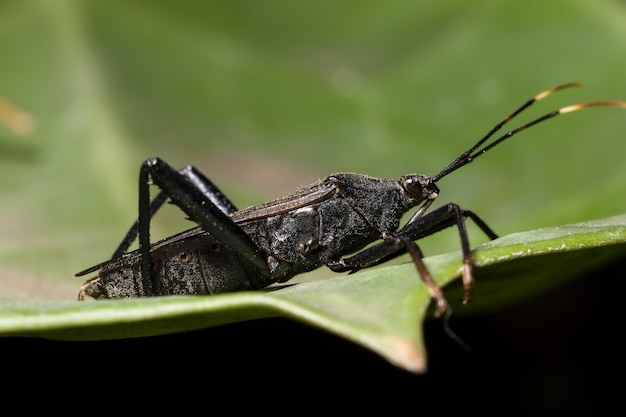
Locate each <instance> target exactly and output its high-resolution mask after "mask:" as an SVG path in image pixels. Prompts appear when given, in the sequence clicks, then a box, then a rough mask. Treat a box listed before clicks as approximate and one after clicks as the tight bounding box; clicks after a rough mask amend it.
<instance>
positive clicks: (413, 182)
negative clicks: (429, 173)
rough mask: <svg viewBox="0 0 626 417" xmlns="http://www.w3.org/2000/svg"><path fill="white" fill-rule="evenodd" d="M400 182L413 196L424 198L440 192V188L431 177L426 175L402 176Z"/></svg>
mask: <svg viewBox="0 0 626 417" xmlns="http://www.w3.org/2000/svg"><path fill="white" fill-rule="evenodd" d="M400 184H401V185H402V187H403V188H404V190H405V191H406V192H407V194H408V195H409V196H411V197H413V198H416V199H419V200H422V199H424V198H428V197H429V196H431V195H432V194H433V192H434V193H435V196H436V194H437V193H438V191H439V190H438V189H437V187H436V186H435V184H434V183H433V182H432V180H431V179H430V178H429V177H426V176H424V175H405V176H402V177H400Z"/></svg>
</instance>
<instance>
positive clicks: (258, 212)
mask: <svg viewBox="0 0 626 417" xmlns="http://www.w3.org/2000/svg"><path fill="white" fill-rule="evenodd" d="M414 177H415V178H425V177H422V176H407V177H403V178H402V179H401V180H400V181H395V180H388V179H377V178H372V177H368V176H364V175H358V174H350V173H340V174H334V175H331V176H329V177H327V178H326V179H325V180H323V181H321V182H317V183H315V184H312V185H310V186H308V187H304V188H302V189H301V190H299V191H297V192H296V193H293V194H291V195H288V196H286V197H283V198H280V199H277V200H273V201H270V202H267V203H264V204H262V205H259V206H253V207H250V208H247V209H244V210H240V211H236V212H234V213H232V214H231V215H230V217H231V219H232V220H233V221H234V222H235V223H236V224H238V225H239V227H241V228H242V230H243V231H244V232H245V233H246V234H247V235H248V236H250V238H251V239H252V241H253V242H254V243H255V244H256V246H257V248H258V250H259V252H260V253H261V254H262V255H263V256H264V258H265V260H266V262H267V265H268V267H269V271H270V276H269V277H263V276H262V275H261V274H259V273H258V271H257V270H256V269H255V268H254V267H253V266H252V265H251V264H250V262H248V261H247V260H246V259H245V258H244V257H242V256H241V255H240V254H239V253H238V252H237V251H236V250H234V249H232V248H230V247H228V246H226V245H224V244H223V243H221V242H220V241H218V240H217V239H216V238H215V237H213V236H212V235H211V234H210V233H208V232H206V231H204V230H202V229H201V228H194V229H191V230H188V231H186V232H183V233H181V234H179V235H176V236H173V237H170V238H168V239H165V240H163V241H160V242H157V243H155V244H153V245H152V246H151V249H150V257H151V261H152V262H151V273H152V281H153V284H152V291H151V293H150V294H146V293H145V291H144V289H143V285H142V274H141V265H140V259H141V255H140V253H139V251H134V252H129V253H127V254H125V255H123V256H122V257H121V258H118V259H115V260H112V261H109V262H106V263H104V264H102V265H101V266H100V267H101V269H100V271H99V274H98V276H97V277H95V278H93V279H91V280H89V281H87V282H86V283H85V284H84V285H83V287H82V288H81V293H80V295H79V298H84V296H85V295H87V296H90V297H93V298H129V297H140V296H148V295H184V294H215V293H222V292H232V291H241V290H254V289H260V288H264V287H266V286H268V285H270V284H272V283H274V282H284V281H287V280H289V279H291V278H293V277H294V276H296V275H298V274H301V273H304V272H308V271H312V270H314V269H317V268H319V267H321V266H323V265H328V264H329V263H336V262H337V261H339V260H340V259H341V258H342V257H343V256H346V255H350V254H352V253H354V252H356V251H359V250H360V249H362V248H364V247H365V246H367V245H368V244H370V243H372V242H374V241H376V240H379V239H381V238H383V237H385V236H386V235H390V234H393V233H394V232H395V231H396V230H397V229H398V226H399V222H400V219H401V217H402V215H403V214H404V213H405V212H406V211H407V210H409V209H410V208H411V207H413V206H415V205H417V204H418V203H419V202H421V201H422V200H423V199H424V198H423V197H421V198H414V197H411V196H409V195H408V194H407V192H406V190H405V188H404V187H403V184H404V183H405V182H406V178H414ZM311 195H318V196H319V197H317V198H315V200H314V201H315V202H314V203H312V204H309V203H308V200H307V199H306V198H307V196H311ZM372 196H375V199H373V198H372ZM299 199H300V200H302V201H303V202H302V203H301V204H299V205H301V207H296V208H294V209H292V210H290V211H285V212H282V211H280V210H278V209H276V207H283V206H286V207H291V206H289V205H288V204H287V203H288V202H293V201H299ZM276 213H277V214H276Z"/></svg>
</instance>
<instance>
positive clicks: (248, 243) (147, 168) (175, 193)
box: [138, 158, 269, 291]
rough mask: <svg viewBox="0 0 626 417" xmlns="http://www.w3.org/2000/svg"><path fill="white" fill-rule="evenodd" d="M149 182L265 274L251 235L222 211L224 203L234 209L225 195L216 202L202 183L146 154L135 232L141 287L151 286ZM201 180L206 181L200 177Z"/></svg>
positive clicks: (262, 258)
mask: <svg viewBox="0 0 626 417" xmlns="http://www.w3.org/2000/svg"><path fill="white" fill-rule="evenodd" d="M150 179H151V180H152V182H150ZM151 183H154V184H155V185H157V186H158V187H159V188H161V190H162V192H163V193H165V194H166V195H167V196H168V197H169V198H170V199H171V200H172V202H173V203H174V204H176V205H177V206H178V207H180V208H181V210H183V212H185V214H187V216H189V218H190V219H191V220H193V221H194V222H195V223H197V224H198V225H199V226H200V227H202V228H203V229H204V230H205V231H207V232H209V233H210V234H211V235H213V236H214V237H215V238H216V239H218V240H219V241H221V242H222V243H224V244H225V245H227V246H229V247H230V248H232V249H233V250H235V251H236V252H238V253H239V254H241V255H242V256H243V257H245V258H246V259H247V260H248V261H250V262H251V263H252V264H253V265H254V266H255V267H256V268H257V269H258V271H259V273H260V274H261V275H263V276H269V269H268V267H267V264H266V261H265V259H264V256H263V255H262V254H261V253H260V252H259V250H258V248H257V246H256V245H255V243H254V242H253V241H252V239H250V237H249V236H248V235H247V234H246V233H245V232H244V231H243V230H242V229H241V228H240V227H239V226H238V225H237V224H236V223H235V222H234V221H233V220H231V218H230V217H229V216H228V214H227V213H226V212H225V211H229V210H230V208H228V207H231V208H233V209H234V206H232V204H230V202H228V200H227V199H226V198H225V197H223V199H221V201H222V203H223V202H224V201H226V202H228V204H222V205H220V204H216V203H215V202H214V201H213V200H214V198H212V196H211V193H209V194H208V195H207V193H205V192H204V191H203V189H202V187H199V186H198V183H195V182H194V181H190V180H189V177H188V176H186V175H183V174H181V173H180V172H178V171H176V170H174V169H173V168H172V167H170V166H169V165H168V164H167V163H165V162H163V161H162V160H161V159H159V158H150V159H147V160H146V161H145V162H144V163H143V164H142V165H141V169H140V172H139V220H138V223H139V225H138V235H139V248H140V251H141V256H142V260H141V272H142V277H143V280H144V291H146V289H148V290H150V289H151V287H152V285H151V279H150V217H151V215H152V214H153V213H151V203H150V184H151ZM201 183H204V184H206V182H204V181H201ZM209 188H210V187H209ZM220 195H221V193H220ZM218 200H219V198H218ZM161 204H162V203H161Z"/></svg>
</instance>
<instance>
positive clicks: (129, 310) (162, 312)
mask: <svg viewBox="0 0 626 417" xmlns="http://www.w3.org/2000/svg"><path fill="white" fill-rule="evenodd" d="M625 245H626V215H623V216H619V217H614V218H609V219H604V220H601V221H596V222H587V223H581V224H574V225H568V226H561V227H553V228H546V229H539V230H535V231H532V232H526V233H517V234H514V235H509V236H506V237H502V238H500V239H497V240H495V241H493V242H490V243H488V244H485V245H482V246H480V247H478V248H477V249H476V251H475V255H476V260H477V264H478V268H477V270H476V279H477V282H478V284H477V285H476V288H475V291H474V298H475V301H474V302H473V303H471V304H470V305H469V306H459V305H456V303H452V305H453V310H454V312H455V313H454V314H463V313H465V314H467V313H469V314H476V313H477V312H482V313H485V312H489V311H494V310H495V309H497V308H500V307H502V306H503V305H511V304H512V303H514V302H517V301H519V300H521V299H524V298H526V297H531V296H533V295H536V294H541V293H543V292H544V291H546V289H547V288H550V287H555V286H557V285H558V284H559V283H561V282H562V281H563V280H565V279H571V277H572V276H576V275H579V274H581V273H582V272H583V271H586V270H589V269H590V268H593V267H597V266H598V265H601V264H602V263H603V262H606V261H607V260H611V259H615V258H616V257H618V256H623V253H624V249H625ZM425 262H426V264H427V265H428V267H429V269H430V270H431V272H432V273H433V276H434V279H435V281H436V282H437V283H439V284H440V285H445V284H447V283H450V282H451V281H452V280H455V279H458V278H459V272H460V265H461V258H460V254H459V253H451V254H446V255H440V256H436V257H432V258H428V259H426V260H425ZM564 264H566V265H568V266H569V268H563V267H562V265H564ZM457 287H458V286H457ZM459 291H460V289H459V288H452V291H447V293H448V297H450V300H455V299H457V297H458V296H459V295H460V292H459ZM429 304H430V299H429V295H428V291H427V290H426V289H425V286H424V285H422V283H421V282H420V281H419V278H418V275H417V272H416V270H415V269H414V267H413V265H412V264H403V265H396V266H391V267H382V268H376V269H373V270H368V271H362V272H360V273H357V274H354V275H347V276H342V277H339V278H333V279H327V280H322V281H315V282H307V283H301V284H297V285H293V286H289V287H287V288H282V289H277V290H275V291H271V292H244V293H236V294H224V295H215V296H210V297H202V296H193V297H158V298H147V299H131V300H107V301H98V302H91V303H89V302H88V303H79V302H53V301H48V302H32V301H21V302H19V301H5V302H2V303H0V308H1V310H0V335H3V336H33V337H45V338H53V339H61V340H104V339H112V338H128V337H141V336H152V335H159V334H166V333H174V332H181V331H188V330H194V329H200V328H205V327H210V326H216V325H221V324H226V323H232V322H238V321H243V320H254V319H259V318H266V317H276V316H281V317H285V318H289V319H293V320H297V321H300V322H302V323H304V324H308V325H312V326H315V327H318V328H320V329H323V330H325V331H328V332H331V333H334V334H336V335H339V336H341V337H344V338H346V339H348V340H350V341H352V342H354V343H357V344H359V345H362V346H363V347H365V348H368V349H371V350H372V351H374V352H376V353H378V354H379V355H381V356H383V357H384V358H386V359H387V360H389V361H390V362H392V363H393V364H395V365H397V366H399V367H402V368H404V369H407V370H409V371H412V372H418V373H419V372H423V371H425V369H426V349H425V346H424V344H423V336H422V331H421V324H422V322H423V321H424V320H425V319H426V318H428V317H432V311H429V310H428V306H429Z"/></svg>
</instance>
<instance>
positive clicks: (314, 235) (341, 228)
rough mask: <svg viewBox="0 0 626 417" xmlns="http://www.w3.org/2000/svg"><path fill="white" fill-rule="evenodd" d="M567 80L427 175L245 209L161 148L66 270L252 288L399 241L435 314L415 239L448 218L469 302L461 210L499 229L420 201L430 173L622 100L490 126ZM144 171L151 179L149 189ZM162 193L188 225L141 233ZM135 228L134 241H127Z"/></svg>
mask: <svg viewBox="0 0 626 417" xmlns="http://www.w3.org/2000/svg"><path fill="white" fill-rule="evenodd" d="M574 86H579V85H578V84H575V83H569V84H563V85H560V86H557V87H555V88H552V89H549V90H546V91H543V92H541V93H539V94H537V95H536V96H534V97H533V98H531V99H530V100H528V101H526V102H525V103H524V104H523V105H522V106H521V107H519V108H518V109H517V110H515V111H514V112H513V113H511V114H510V115H509V116H508V117H506V118H505V119H503V120H502V121H501V122H500V123H498V124H497V125H496V126H495V127H494V128H493V129H491V130H490V131H489V132H488V133H487V134H486V135H485V136H484V137H483V138H482V139H480V140H479V141H478V142H477V143H476V144H475V145H474V146H472V147H471V148H470V149H468V150H467V151H465V152H463V153H462V154H461V155H460V156H459V157H458V158H456V159H455V160H453V161H452V162H451V163H450V164H448V165H447V166H446V167H445V168H444V169H443V170H442V171H441V172H440V173H439V174H437V175H435V176H434V177H427V176H424V175H420V174H410V175H403V176H401V177H400V179H399V180H391V179H378V178H373V177H369V176H366V175H360V174H352V173H338V174H333V175H330V176H328V177H327V178H325V179H324V180H321V181H318V182H316V183H314V184H311V185H309V186H307V187H304V188H301V189H300V190H298V191H296V192H294V193H292V194H290V195H287V196H285V197H281V198H278V199H276V200H272V201H269V202H267V203H263V204H260V205H257V206H253V207H249V208H246V209H243V210H238V209H237V208H236V207H235V205H234V204H233V203H232V202H231V201H230V200H229V199H228V198H227V197H226V196H225V195H224V194H223V193H222V192H221V191H220V190H219V189H218V188H217V187H216V186H215V185H214V184H213V183H212V182H211V181H210V180H209V179H208V178H206V177H205V176H204V175H203V174H202V173H200V172H199V171H198V170H197V169H195V168H193V167H186V168H183V169H181V170H178V171H177V170H175V169H173V168H171V167H170V166H169V165H168V164H166V163H165V162H164V161H162V160H161V159H159V158H150V159H148V160H146V161H145V162H144V163H143V164H142V166H141V169H140V175H139V178H140V180H139V216H138V220H137V221H136V222H135V224H134V225H133V226H132V227H131V228H130V230H129V232H128V233H127V235H126V237H125V238H124V239H123V240H122V243H121V244H120V245H119V247H118V248H117V250H116V251H115V252H114V254H113V257H112V259H110V260H108V261H106V262H104V263H101V264H99V265H96V266H94V267H92V268H89V269H87V270H85V271H82V272H79V273H78V274H76V275H79V276H80V275H85V274H88V273H91V272H94V271H99V273H98V275H97V276H96V277H94V278H92V279H90V280H88V281H87V282H85V284H84V285H83V286H82V287H81V289H80V293H79V299H84V298H85V297H86V296H90V297H94V298H128V297H143V296H159V295H185V294H217V293H224V292H232V291H241V290H257V289H261V288H264V287H267V286H268V285H270V284H272V283H276V282H285V281H288V280H289V279H291V278H293V277H294V276H296V275H298V274H301V273H304V272H308V271H311V270H314V269H317V268H319V267H321V266H324V265H325V266H327V267H328V268H330V269H331V270H333V271H336V272H344V271H349V272H355V271H358V270H360V269H363V268H369V267H372V266H375V265H379V264H381V263H383V262H386V261H388V260H390V259H392V258H395V257H397V256H399V255H402V254H405V253H409V255H410V256H411V258H412V260H413V262H414V264H415V266H416V268H417V271H418V273H419V275H420V277H421V278H422V280H423V281H424V283H425V285H426V286H427V288H428V290H429V291H430V294H431V295H432V297H433V298H434V300H435V302H436V311H437V313H438V314H441V313H443V312H445V311H446V309H447V302H446V299H445V297H444V295H443V293H442V292H441V290H440V289H439V288H438V287H437V285H436V284H435V283H434V282H433V280H432V277H431V276H430V273H429V272H428V270H427V268H426V267H425V265H424V263H423V262H422V253H421V251H420V249H419V247H418V245H417V244H416V242H415V241H417V240H419V239H421V238H423V237H425V236H428V235H431V234H433V233H435V232H438V231H440V230H442V229H445V228H449V227H456V228H457V229H458V232H459V238H460V241H461V250H462V254H463V265H462V278H463V285H464V288H465V295H464V301H465V302H467V301H469V299H470V288H471V286H472V284H473V274H472V269H473V267H474V258H473V256H472V251H471V247H470V243H469V238H468V234H467V229H466V224H465V223H466V219H468V218H469V219H471V220H472V221H473V222H474V223H476V224H477V225H478V227H479V228H480V229H481V230H482V231H483V232H484V233H485V234H486V235H487V236H488V237H489V238H491V239H495V238H497V235H496V234H495V233H494V232H493V231H492V230H491V229H490V228H489V227H488V226H487V224H486V223H485V222H484V221H483V220H482V219H480V218H479V217H478V216H477V215H476V214H474V213H473V212H471V211H469V210H464V209H462V208H461V207H459V206H458V205H456V204H454V203H448V204H446V205H444V206H442V207H440V208H438V209H435V210H433V211H430V212H429V211H428V210H429V208H430V206H431V205H432V204H433V202H434V201H435V199H436V198H437V197H438V195H439V188H438V187H437V185H436V183H437V181H439V180H440V179H441V178H443V177H444V176H446V175H448V174H450V173H452V172H454V171H456V170H457V169H459V168H460V167H462V166H464V165H467V164H469V163H471V162H472V161H474V160H475V159H476V158H478V157H479V156H481V155H483V154H484V153H485V152H487V151H488V150H490V149H492V148H493V147H494V146H496V145H498V144H499V143H501V142H503V141H505V140H507V139H509V138H510V137H512V136H514V135H516V134H517V133H519V132H521V131H523V130H525V129H527V128H528V127H530V126H533V125H535V124H537V123H540V122H542V121H544V120H547V119H550V118H553V117H555V116H557V115H560V114H563V113H568V112H572V111H577V110H582V109H586V108H590V107H598V106H608V107H622V108H626V103H624V102H619V101H612V102H610V101H601V102H592V103H585V104H576V105H571V106H567V107H563V108H560V109H558V110H555V111H552V112H550V113H547V114H545V115H544V116H542V117H539V118H537V119H535V120H533V121H531V122H529V123H526V124H523V125H521V126H520V127H518V128H516V129H513V130H510V131H508V132H506V133H505V134H503V135H501V136H499V137H495V138H493V136H494V134H495V133H496V132H497V131H498V130H500V129H501V128H502V126H503V125H504V124H505V123H507V122H508V121H509V120H511V119H512V118H513V117H515V116H516V115H517V114H519V113H520V112H522V111H523V110H524V109H526V108H527V107H529V106H530V105H532V104H533V103H534V102H536V101H538V100H540V99H543V98H545V97H547V96H548V95H550V94H552V93H554V92H556V91H559V90H561V89H564V88H568V87H574ZM151 183H153V184H156V185H157V186H158V187H159V188H160V189H161V191H160V192H159V194H157V196H156V197H155V198H154V199H153V200H151V199H150V194H149V185H150V184H151ZM168 199H169V200H171V202H173V203H174V204H176V205H177V206H179V207H180V208H181V209H182V210H183V212H185V214H186V215H187V216H188V217H189V218H190V219H191V220H192V221H194V222H195V223H196V224H197V225H198V226H197V227H195V228H193V229H190V230H187V231H185V232H182V233H179V234H177V235H175V236H172V237H169V238H167V239H164V240H162V241H160V242H157V243H154V244H151V242H150V219H151V217H152V216H153V215H154V214H155V213H156V212H157V211H158V209H159V208H160V207H161V206H162V205H163V204H164V203H165V202H166V201H167V200H168ZM415 207H417V211H416V212H415V214H413V216H412V217H411V218H410V220H409V221H408V222H407V223H406V224H404V225H402V226H401V225H400V221H401V218H402V216H403V215H404V214H405V213H407V212H409V211H410V210H411V209H413V208H415ZM136 238H139V249H137V250H135V251H132V252H128V249H129V247H130V245H131V244H132V243H133V241H134V240H135V239H136ZM374 242H377V243H375V244H373V245H372V246H368V245H370V244H372V243H374Z"/></svg>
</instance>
